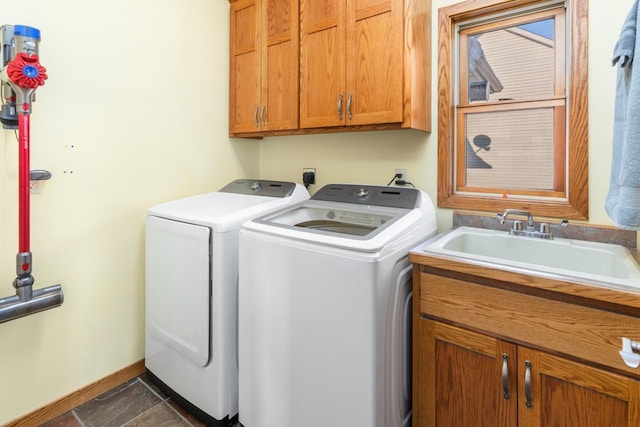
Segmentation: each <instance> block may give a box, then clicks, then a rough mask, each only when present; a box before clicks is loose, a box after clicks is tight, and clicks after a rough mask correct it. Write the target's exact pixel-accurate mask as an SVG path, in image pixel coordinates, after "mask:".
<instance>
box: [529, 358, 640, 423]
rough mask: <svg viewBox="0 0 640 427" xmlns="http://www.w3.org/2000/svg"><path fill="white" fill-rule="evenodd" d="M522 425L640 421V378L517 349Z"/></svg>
mask: <svg viewBox="0 0 640 427" xmlns="http://www.w3.org/2000/svg"><path fill="white" fill-rule="evenodd" d="M518 391H519V395H518V396H519V397H518V418H519V426H521V427H522V426H524V427H530V426H531V427H533V426H536V427H538V426H563V427H574V426H575V427H622V426H624V427H627V426H637V425H639V424H640V383H639V382H638V381H635V380H633V379H630V378H628V377H625V376H622V375H617V374H613V373H610V372H606V371H603V370H600V369H596V368H593V367H590V366H587V365H583V364H580V363H576V362H573V361H569V360H566V359H563V358H560V357H556V356H552V355H550V354H546V353H543V352H539V351H535V350H531V349H528V348H526V347H519V348H518Z"/></svg>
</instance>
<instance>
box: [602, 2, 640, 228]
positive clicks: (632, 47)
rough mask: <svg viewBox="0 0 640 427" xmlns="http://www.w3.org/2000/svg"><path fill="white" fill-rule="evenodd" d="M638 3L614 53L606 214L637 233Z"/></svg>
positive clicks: (639, 145)
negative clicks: (613, 85) (609, 170)
mask: <svg viewBox="0 0 640 427" xmlns="http://www.w3.org/2000/svg"><path fill="white" fill-rule="evenodd" d="M638 18H640V15H639V14H638V0H636V1H635V2H634V3H633V6H632V7H631V11H630V12H629V15H628V16H627V18H626V20H625V22H624V24H623V26H622V31H621V32H620V38H619V39H618V42H617V43H616V46H615V48H614V52H613V65H616V64H618V65H619V67H618V71H617V80H616V102H615V111H614V124H613V156H612V162H611V183H610V187H609V193H608V194H607V199H606V202H605V210H606V211H607V213H608V214H609V216H610V217H611V219H612V220H613V222H614V223H615V225H616V226H617V227H619V228H623V229H627V230H637V229H640V65H639V66H638V67H635V66H634V57H635V53H636V52H640V34H638V33H637V31H638V29H640V25H639V24H640V22H639V21H638Z"/></svg>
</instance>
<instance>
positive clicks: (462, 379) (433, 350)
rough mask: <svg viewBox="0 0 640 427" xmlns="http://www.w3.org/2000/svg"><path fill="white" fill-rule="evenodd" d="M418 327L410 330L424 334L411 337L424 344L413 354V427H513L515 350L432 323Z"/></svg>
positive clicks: (497, 342)
mask: <svg viewBox="0 0 640 427" xmlns="http://www.w3.org/2000/svg"><path fill="white" fill-rule="evenodd" d="M419 322H420V323H421V325H415V326H414V328H416V327H417V329H418V331H420V330H421V329H422V332H423V337H422V338H419V337H414V338H417V339H419V340H425V341H423V342H425V343H426V344H425V345H423V346H422V349H421V350H420V353H421V354H415V355H414V360H415V361H416V364H415V365H414V371H415V374H416V378H417V379H418V384H416V387H415V388H414V402H413V405H414V425H419V426H420V427H422V426H429V427H435V426H461V427H464V426H470V427H471V426H481V425H483V426H505V427H507V426H515V425H516V416H517V414H516V410H517V399H516V388H515V385H516V372H515V369H516V360H515V356H516V347H515V345H513V344H509V343H506V342H504V341H500V340H497V339H495V338H491V337H487V336H485V335H481V334H477V333H474V332H470V331H467V330H463V329H459V328H456V327H453V326H449V325H444V324H441V323H438V322H435V321H432V320H425V319H423V318H420V320H419ZM414 330H415V329H414ZM414 342H415V339H414ZM503 355H506V358H504V357H503ZM416 398H417V399H419V401H418V402H416Z"/></svg>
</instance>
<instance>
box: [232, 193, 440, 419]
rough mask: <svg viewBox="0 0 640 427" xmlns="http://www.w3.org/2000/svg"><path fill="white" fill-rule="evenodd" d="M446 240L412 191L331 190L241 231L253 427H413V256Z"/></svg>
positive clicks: (243, 344) (244, 413)
mask: <svg viewBox="0 0 640 427" xmlns="http://www.w3.org/2000/svg"><path fill="white" fill-rule="evenodd" d="M435 232H436V217H435V209H434V206H433V203H432V201H431V199H430V198H429V197H428V196H427V195H426V194H425V193H424V192H422V191H419V190H416V189H412V188H404V187H402V188H397V187H375V186H362V185H344V184H335V185H327V186H325V187H323V188H322V189H320V190H319V191H318V192H317V193H316V194H315V195H314V196H313V197H312V198H311V199H309V200H307V201H304V202H301V203H298V204H296V205H294V206H291V207H288V208H285V209H283V210H280V211H278V212H275V213H272V214H269V215H265V216H262V217H260V218H257V219H254V220H251V221H248V222H247V223H245V224H244V225H243V229H242V230H241V231H240V282H239V362H240V372H239V375H240V411H239V419H240V422H241V423H242V424H243V425H244V426H245V427H301V426H304V427H327V426H334V427H340V426H349V427H352V426H363V427H401V426H402V427H409V426H410V425H411V280H412V268H411V265H410V263H409V261H408V260H407V254H408V252H409V250H410V249H411V248H413V247H415V246H416V244H419V243H420V242H422V241H424V240H426V239H428V238H429V237H431V236H432V235H434V234H435Z"/></svg>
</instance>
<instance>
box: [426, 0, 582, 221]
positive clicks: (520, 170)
mask: <svg viewBox="0 0 640 427" xmlns="http://www.w3.org/2000/svg"><path fill="white" fill-rule="evenodd" d="M514 3H516V4H517V8H515V7H514ZM586 16H587V0H566V1H546V2H542V1H539V0H520V1H504V0H482V1H478V0H475V1H468V2H464V3H459V4H456V5H453V6H449V7H445V8H441V9H440V11H439V21H440V22H439V27H440V40H439V52H440V57H439V99H438V103H439V106H438V111H439V115H440V118H439V128H438V140H439V141H438V144H439V145H438V180H439V182H438V206H440V207H450V208H461V209H473V210H487V211H493V212H499V211H502V210H504V209H506V208H515V209H524V210H528V211H530V212H531V213H533V214H534V215H542V216H550V217H562V218H574V219H576V218H578V219H585V218H587V217H588V174H587V154H588V153H587V152H588V131H587V111H588V110H587V55H586V52H587V33H586Z"/></svg>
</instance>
